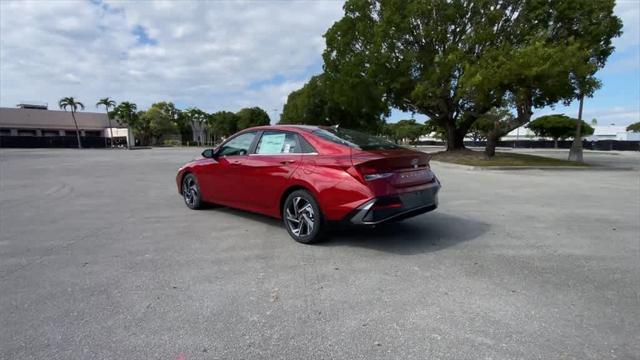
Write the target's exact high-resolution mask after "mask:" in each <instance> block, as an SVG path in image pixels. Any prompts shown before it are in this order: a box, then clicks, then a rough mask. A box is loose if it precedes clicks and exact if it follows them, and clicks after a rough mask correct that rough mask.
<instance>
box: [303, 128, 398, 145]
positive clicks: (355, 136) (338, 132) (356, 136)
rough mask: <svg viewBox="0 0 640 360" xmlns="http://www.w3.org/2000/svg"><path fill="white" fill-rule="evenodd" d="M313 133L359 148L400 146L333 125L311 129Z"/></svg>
mask: <svg viewBox="0 0 640 360" xmlns="http://www.w3.org/2000/svg"><path fill="white" fill-rule="evenodd" d="M313 134H315V135H317V136H319V137H321V138H323V139H325V140H329V141H331V142H334V143H336V144H341V145H346V146H349V147H352V148H355V149H360V150H387V149H398V148H400V146H398V145H396V144H394V143H392V142H391V141H388V140H386V139H383V138H381V137H378V136H373V135H369V134H366V133H363V132H360V131H355V130H349V129H341V128H335V127H332V128H327V129H317V130H314V131H313Z"/></svg>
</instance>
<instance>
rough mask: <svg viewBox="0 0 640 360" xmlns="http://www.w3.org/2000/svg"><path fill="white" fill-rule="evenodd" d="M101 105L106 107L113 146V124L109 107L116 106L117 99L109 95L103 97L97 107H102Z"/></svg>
mask: <svg viewBox="0 0 640 360" xmlns="http://www.w3.org/2000/svg"><path fill="white" fill-rule="evenodd" d="M101 105H102V106H104V109H105V111H106V112H107V121H108V122H109V134H110V135H111V147H113V126H111V115H110V114H109V108H114V107H115V106H116V101H115V100H113V99H111V98H109V97H106V98H102V99H100V101H98V102H97V103H96V108H98V107H100V106H101Z"/></svg>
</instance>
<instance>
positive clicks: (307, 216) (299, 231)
mask: <svg viewBox="0 0 640 360" xmlns="http://www.w3.org/2000/svg"><path fill="white" fill-rule="evenodd" d="M286 218H287V225H288V226H289V229H290V230H291V232H292V233H293V234H294V235H296V236H300V237H305V236H309V235H310V234H311V233H312V232H313V227H314V226H315V213H314V211H313V206H311V204H310V203H309V202H308V201H307V200H305V199H303V198H302V197H300V196H296V197H294V198H293V200H292V201H291V202H290V203H289V206H287V209H286Z"/></svg>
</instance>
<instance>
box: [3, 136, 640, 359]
mask: <svg viewBox="0 0 640 360" xmlns="http://www.w3.org/2000/svg"><path fill="white" fill-rule="evenodd" d="M198 153H199V151H198V150H196V149H152V150H138V151H125V150H120V151H118V150H114V151H108V150H83V151H78V150H53V149H41V150H17V149H16V150H11V149H1V150H0V230H1V232H0V323H1V324H2V326H0V358H2V359H169V360H175V359H218V358H220V359H223V358H224V359H227V358H238V359H249V358H254V359H257V358H267V359H275V358H296V359H325V358H336V359H390V358H396V359H638V358H640V296H639V294H640V174H639V172H638V171H602V170H600V171H590V170H587V171H542V170H535V171H513V172H509V171H468V170H461V169H458V168H455V167H451V166H441V167H434V170H435V171H436V173H437V174H438V175H439V177H440V178H441V180H442V183H443V189H442V191H441V194H440V208H439V209H437V210H436V211H435V212H432V213H429V214H426V215H423V216H420V217H417V218H413V219H410V220H406V221H404V222H402V223H397V224H393V225H392V226H384V227H380V228H376V229H366V230H362V229H352V230H347V231H343V232H339V233H336V234H334V236H333V237H332V239H331V240H330V241H329V242H326V243H323V244H320V245H315V246H308V245H301V244H298V243H295V242H294V241H293V240H292V239H291V238H289V236H288V235H287V233H286V231H285V230H284V229H283V228H282V227H281V226H280V224H279V222H278V221H276V220H272V219H269V218H266V217H263V216H259V215H252V214H247V213H243V212H240V211H236V210H231V209H227V208H209V209H206V210H203V211H192V210H189V209H187V208H186V207H185V206H184V204H183V202H182V200H181V198H180V197H179V195H178V194H177V191H176V188H175V182H174V176H175V171H176V169H177V168H178V167H179V166H180V165H181V164H182V163H184V162H186V161H187V160H189V159H191V158H193V157H195V156H196V155H197V154H198ZM632 156H636V155H632ZM637 159H638V160H639V161H640V157H638V158H637Z"/></svg>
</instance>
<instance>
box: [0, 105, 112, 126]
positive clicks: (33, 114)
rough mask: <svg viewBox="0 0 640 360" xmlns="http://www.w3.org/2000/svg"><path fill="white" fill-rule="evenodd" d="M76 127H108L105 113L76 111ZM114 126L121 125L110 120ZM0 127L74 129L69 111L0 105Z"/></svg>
mask: <svg viewBox="0 0 640 360" xmlns="http://www.w3.org/2000/svg"><path fill="white" fill-rule="evenodd" d="M75 115H76V121H77V122H78V127H79V128H80V129H82V130H100V129H105V128H108V127H109V122H108V120H107V114H106V113H93V112H84V111H81V112H76V113H75ZM111 125H112V126H114V127H121V126H120V125H119V124H118V123H117V122H116V121H111ZM0 127H1V128H9V129H57V130H75V125H74V123H73V119H72V118H71V113H70V112H69V111H57V110H40V109H20V108H3V107H0Z"/></svg>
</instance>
